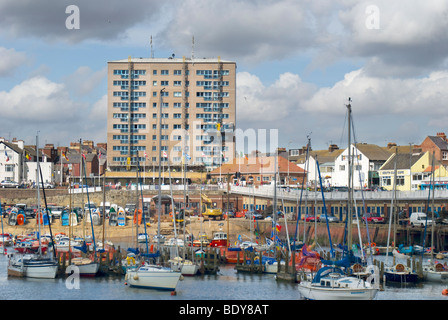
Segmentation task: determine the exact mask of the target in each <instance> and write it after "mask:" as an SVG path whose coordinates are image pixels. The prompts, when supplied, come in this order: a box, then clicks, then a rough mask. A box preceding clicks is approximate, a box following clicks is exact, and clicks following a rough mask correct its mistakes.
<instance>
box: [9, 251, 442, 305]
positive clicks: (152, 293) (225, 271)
mask: <svg viewBox="0 0 448 320" xmlns="http://www.w3.org/2000/svg"><path fill="white" fill-rule="evenodd" d="M7 262H8V259H7V257H5V256H3V255H1V256H0V288H1V290H0V299H2V300H59V299H62V300H174V301H175V300H177V301H179V300H259V301H268V300H301V299H302V298H301V296H300V294H299V292H298V290H297V284H294V283H289V282H281V281H276V280H275V278H274V275H270V274H262V275H255V274H253V275H251V274H244V273H237V272H236V271H235V270H234V266H232V265H229V266H221V270H220V272H219V273H218V274H217V275H204V276H196V277H185V278H184V280H183V281H180V282H179V284H178V287H177V290H176V292H177V295H175V296H172V295H171V293H170V292H165V291H157V290H150V289H138V288H131V287H129V286H126V285H125V284H124V277H115V276H113V277H97V278H81V279H80V283H79V289H68V288H67V286H66V278H65V277H60V278H56V279H29V278H8V276H7ZM445 288H448V283H445V284H440V283H437V284H436V283H430V282H420V283H419V284H417V285H396V286H389V285H386V286H385V288H384V289H385V290H384V291H381V292H379V293H378V295H377V297H376V299H377V300H448V297H446V296H443V295H442V290H443V289H445Z"/></svg>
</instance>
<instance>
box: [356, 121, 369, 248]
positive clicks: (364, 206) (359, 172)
mask: <svg viewBox="0 0 448 320" xmlns="http://www.w3.org/2000/svg"><path fill="white" fill-rule="evenodd" d="M351 123H352V131H353V140H354V144H355V147H356V145H357V141H356V131H355V124H354V120H353V116H352V117H351ZM355 153H356V157H355V158H356V161H357V164H358V165H359V158H358V148H355ZM358 176H359V185H360V186H361V197H362V210H363V213H364V216H366V203H365V198H364V190H363V188H362V179H361V170H358ZM355 208H356V200H355ZM355 212H356V217H357V218H358V235H359V243H360V246H361V252H362V254H363V255H364V253H363V251H362V239H361V234H360V229H359V215H358V211H357V209H355ZM365 222H366V233H367V241H368V244H369V251H370V256H372V255H373V253H372V246H371V240H370V231H369V223H368V221H367V217H366V221H365Z"/></svg>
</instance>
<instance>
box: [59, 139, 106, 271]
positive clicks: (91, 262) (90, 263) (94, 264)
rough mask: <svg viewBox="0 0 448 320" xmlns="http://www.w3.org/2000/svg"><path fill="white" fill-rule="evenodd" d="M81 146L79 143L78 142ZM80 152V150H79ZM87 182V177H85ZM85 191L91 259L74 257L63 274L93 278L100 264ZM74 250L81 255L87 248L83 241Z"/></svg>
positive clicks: (83, 168) (83, 165) (82, 159)
mask: <svg viewBox="0 0 448 320" xmlns="http://www.w3.org/2000/svg"><path fill="white" fill-rule="evenodd" d="M80 145H81V142H80ZM80 152H81V150H80ZM80 158H81V170H82V171H84V175H86V168H85V163H84V157H80ZM85 178H86V181H87V176H85ZM86 191H87V202H88V204H89V206H88V208H89V217H90V225H91V228H92V240H93V258H90V257H76V258H72V259H71V264H70V265H69V266H68V267H67V268H66V270H65V273H66V274H71V273H72V271H74V272H76V273H78V274H79V275H80V276H84V277H94V276H96V275H97V273H98V270H99V268H100V263H99V262H98V259H97V250H96V242H95V232H94V228H93V225H94V219H93V218H92V209H91V205H90V204H91V202H90V199H89V189H88V188H87V189H86ZM75 248H76V249H78V250H81V251H82V252H83V253H86V252H87V246H86V243H85V241H84V243H83V245H81V246H75Z"/></svg>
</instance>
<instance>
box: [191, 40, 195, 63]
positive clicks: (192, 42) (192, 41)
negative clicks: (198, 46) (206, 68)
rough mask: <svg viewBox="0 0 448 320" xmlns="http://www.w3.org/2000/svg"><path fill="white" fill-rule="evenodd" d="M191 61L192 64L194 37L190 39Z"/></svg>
mask: <svg viewBox="0 0 448 320" xmlns="http://www.w3.org/2000/svg"><path fill="white" fill-rule="evenodd" d="M191 61H192V63H193V64H194V36H193V37H192V39H191Z"/></svg>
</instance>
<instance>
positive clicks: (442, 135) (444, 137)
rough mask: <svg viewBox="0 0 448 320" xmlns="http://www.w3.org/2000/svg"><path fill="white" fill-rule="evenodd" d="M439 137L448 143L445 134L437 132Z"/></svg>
mask: <svg viewBox="0 0 448 320" xmlns="http://www.w3.org/2000/svg"><path fill="white" fill-rule="evenodd" d="M437 136H438V137H439V138H442V139H443V140H444V141H447V140H446V134H445V132H437Z"/></svg>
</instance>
